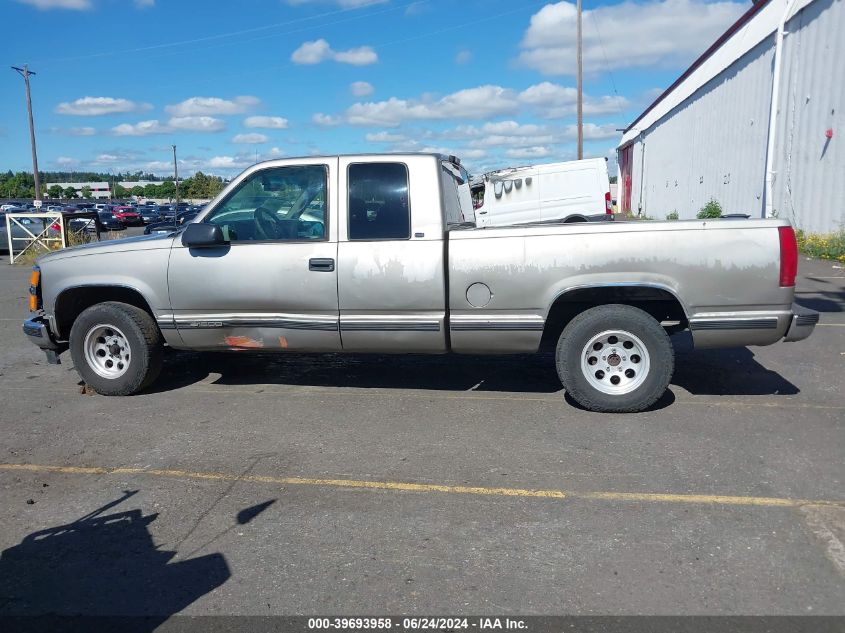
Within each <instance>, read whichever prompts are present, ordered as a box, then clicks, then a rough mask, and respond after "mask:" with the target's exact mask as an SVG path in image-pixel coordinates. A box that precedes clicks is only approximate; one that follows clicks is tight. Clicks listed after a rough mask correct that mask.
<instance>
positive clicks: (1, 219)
mask: <svg viewBox="0 0 845 633" xmlns="http://www.w3.org/2000/svg"><path fill="white" fill-rule="evenodd" d="M6 213H23V210H22V209H20V208H19V207H8V208H7V209H6V211H0V251H3V252H8V251H9V233H8V231H7V230H6ZM11 227H12V237H13V238H28V237H31V235H30V234H33V235H38V234H39V233H41V232H42V231H43V230H44V220H43V219H42V218H18V219H17V220H16V222H15V223H12V224H11ZM24 244H25V242H19V243H18V244H17V245H16V246H15V251H18V250H20V249H21V248H23V246H24Z"/></svg>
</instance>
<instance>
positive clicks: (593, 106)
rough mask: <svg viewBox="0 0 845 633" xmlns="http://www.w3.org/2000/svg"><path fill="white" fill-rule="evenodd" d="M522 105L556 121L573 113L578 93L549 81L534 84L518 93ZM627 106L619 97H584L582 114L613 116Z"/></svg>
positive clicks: (568, 87)
mask: <svg viewBox="0 0 845 633" xmlns="http://www.w3.org/2000/svg"><path fill="white" fill-rule="evenodd" d="M519 100H520V101H521V102H522V103H525V104H527V105H530V106H533V107H535V108H536V109H537V112H538V114H539V115H540V116H542V117H544V118H547V119H558V118H562V117H566V116H571V115H572V114H574V113H575V109H576V105H577V100H578V91H577V90H576V89H575V88H573V87H571V86H561V85H560V84H555V83H552V82H550V81H544V82H542V83H539V84H535V85H533V86H530V87H528V88H526V89H525V90H523V91H522V92H521V93H519ZM627 106H628V100H627V99H626V98H625V97H621V96H619V95H616V96H603V97H598V98H596V97H591V96H590V95H586V94H585V95H584V114H587V115H598V114H614V113H616V112H621V111H622V110H624V109H625V108H626V107H627Z"/></svg>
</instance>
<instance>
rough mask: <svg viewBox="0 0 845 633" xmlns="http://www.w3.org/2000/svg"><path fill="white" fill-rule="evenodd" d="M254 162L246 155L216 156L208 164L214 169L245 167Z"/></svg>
mask: <svg viewBox="0 0 845 633" xmlns="http://www.w3.org/2000/svg"><path fill="white" fill-rule="evenodd" d="M254 162H255V161H254V160H250V159H249V158H247V157H245V156H214V157H213V158H211V159H209V160H208V162H207V163H206V164H207V165H208V166H209V167H211V168H212V169H243V168H244V167H249V166H250V165H252V164H253V163H254Z"/></svg>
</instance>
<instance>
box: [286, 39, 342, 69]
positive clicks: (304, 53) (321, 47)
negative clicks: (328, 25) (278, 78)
mask: <svg viewBox="0 0 845 633" xmlns="http://www.w3.org/2000/svg"><path fill="white" fill-rule="evenodd" d="M331 56H332V48H331V46H329V43H328V42H327V41H326V40H324V39H319V40H315V41H313V42H305V43H304V44H302V45H301V46H300V47H299V48H297V49H296V50H295V51H294V52H293V53H292V54H291V56H290V58H291V61H293V62H294V63H296V64H319V63H320V62H324V61H326V60H327V59H331Z"/></svg>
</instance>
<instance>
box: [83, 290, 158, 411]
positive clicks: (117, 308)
mask: <svg viewBox="0 0 845 633" xmlns="http://www.w3.org/2000/svg"><path fill="white" fill-rule="evenodd" d="M99 325H107V326H112V327H114V328H116V329H117V330H119V331H120V332H121V333H122V334H123V335H124V336H125V339H126V342H127V343H128V345H129V350H127V352H128V353H129V354H130V359H129V362H128V363H127V365H128V366H127V369H126V371H125V373H123V374H122V375H120V376H118V377H116V378H107V377H104V376H101V375H100V374H98V373H97V371H95V369H94V368H93V367H92V366H91V365H90V364H89V362H88V360H87V359H86V354H85V349H84V346H85V338H86V335H87V334H88V332H89V331H90V330H91V329H92V328H94V327H96V326H99ZM162 347H163V346H162V340H161V332H160V331H159V329H158V325H156V322H155V321H154V320H153V318H152V316H150V314H149V313H147V312H146V311H144V310H142V309H141V308H138V307H136V306H133V305H129V304H128V303H119V302H117V301H107V302H105V303H98V304H96V305H93V306H91V307H90V308H88V309H86V310H85V311H83V312H82V314H80V315H79V316H78V317H77V319H76V321H74V323H73V327H72V328H71V330H70V354H71V357H72V358H73V364H74V366H75V367H76V371H77V372H79V375H80V376H81V377H82V380H83V381H85V383H86V384H87V385H89V386H91V387H92V388H93V389H94V391H96V392H97V393H99V394H102V395H104V396H129V395H132V394H135V393H138V392H139V391H142V390H143V389H144V388H146V387H148V386H149V385H150V384H151V383H152V382H153V381H154V380H155V379H156V378H157V377H158V375H159V372H160V371H161V364H162Z"/></svg>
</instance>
